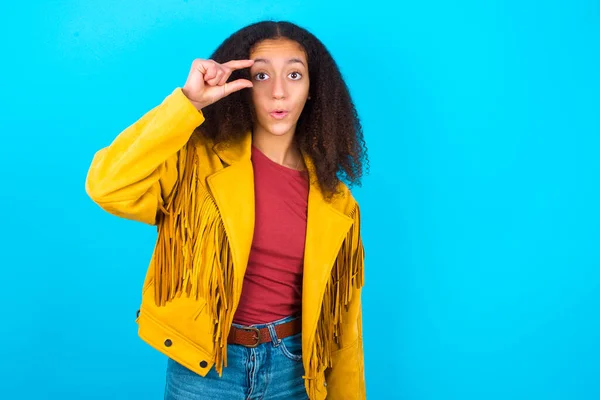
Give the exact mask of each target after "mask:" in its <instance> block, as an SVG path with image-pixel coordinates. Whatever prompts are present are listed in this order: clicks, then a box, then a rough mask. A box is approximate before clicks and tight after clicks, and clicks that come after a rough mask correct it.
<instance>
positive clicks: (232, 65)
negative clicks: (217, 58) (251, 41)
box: [223, 60, 254, 69]
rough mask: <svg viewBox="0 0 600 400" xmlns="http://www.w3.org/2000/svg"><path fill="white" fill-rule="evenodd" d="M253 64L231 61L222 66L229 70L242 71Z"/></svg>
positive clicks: (251, 61)
mask: <svg viewBox="0 0 600 400" xmlns="http://www.w3.org/2000/svg"><path fill="white" fill-rule="evenodd" d="M253 64H254V60H231V61H228V62H226V63H224V64H223V65H224V66H225V67H228V68H231V69H242V68H248V67H251V66H252V65H253Z"/></svg>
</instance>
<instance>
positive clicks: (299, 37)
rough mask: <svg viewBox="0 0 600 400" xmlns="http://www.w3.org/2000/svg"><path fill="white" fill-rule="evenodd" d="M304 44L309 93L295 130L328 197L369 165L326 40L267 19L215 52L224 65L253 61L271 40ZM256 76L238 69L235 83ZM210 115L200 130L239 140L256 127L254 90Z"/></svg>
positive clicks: (219, 139)
mask: <svg viewBox="0 0 600 400" xmlns="http://www.w3.org/2000/svg"><path fill="white" fill-rule="evenodd" d="M280 38H284V39H289V40H293V41H295V42H297V43H299V44H300V45H301V46H302V47H303V49H304V51H305V53H306V57H307V60H308V73H309V76H310V89H309V94H310V96H311V100H309V101H307V102H306V104H305V106H304V109H303V110H302V113H301V115H300V117H299V120H298V124H297V126H296V132H295V134H294V141H295V144H296V145H297V146H298V148H299V149H300V150H301V151H303V152H304V153H306V154H307V155H308V156H309V157H310V158H311V160H312V161H313V163H314V165H315V170H316V171H315V172H316V173H315V175H316V178H317V180H318V185H319V187H320V189H321V191H322V192H323V195H324V197H325V198H326V199H328V200H330V199H331V198H332V197H333V196H334V195H335V194H337V193H338V189H339V186H338V185H339V184H340V182H342V181H344V182H345V183H347V184H349V185H351V186H352V185H359V186H360V184H361V183H360V178H361V177H362V174H363V162H366V163H367V165H368V159H367V154H366V152H367V148H366V145H365V141H364V137H363V132H362V127H361V124H360V121H359V118H358V115H357V112H356V108H355V106H354V103H353V102H352V99H351V97H350V92H349V90H348V87H347V86H346V83H345V82H344V79H343V78H342V74H341V72H340V70H339V68H338V66H337V64H336V63H335V61H334V59H333V57H332V56H331V54H330V53H329V51H328V50H327V49H326V48H325V46H324V45H323V43H321V41H320V40H319V39H317V38H316V37H315V36H314V35H313V34H311V33H310V32H308V31H307V30H305V29H303V28H301V27H299V26H297V25H295V24H293V23H290V22H286V21H281V22H275V21H263V22H258V23H255V24H252V25H249V26H246V27H244V28H242V29H240V30H239V31H237V32H235V33H233V34H232V35H231V36H230V37H228V38H227V39H226V40H225V41H224V42H223V43H222V44H221V45H220V46H219V47H218V48H217V49H216V50H215V51H214V53H213V54H212V55H211V57H210V58H211V59H212V60H214V61H216V62H218V63H225V62H228V61H231V60H242V59H248V58H249V57H250V53H251V51H252V49H253V48H254V46H255V45H257V44H258V43H259V42H261V41H263V40H266V39H280ZM240 78H244V79H250V72H249V70H248V69H247V68H246V69H243V70H236V71H234V72H233V73H232V74H231V76H230V78H229V80H228V81H229V82H231V81H234V80H236V79H240ZM203 113H204V115H205V117H206V119H205V122H204V124H202V125H201V126H200V127H199V128H198V133H200V134H202V135H205V136H206V137H209V138H210V139H211V140H213V142H214V143H222V142H228V141H231V140H236V139H238V138H240V137H242V136H243V135H245V134H246V132H248V131H249V130H251V129H252V126H253V121H254V117H253V115H254V110H253V105H252V100H251V96H250V91H249V90H248V89H243V90H241V91H237V92H234V93H232V94H230V95H229V96H227V97H225V98H223V99H221V100H219V101H218V102H216V103H213V104H211V105H209V106H207V107H206V108H204V109H203Z"/></svg>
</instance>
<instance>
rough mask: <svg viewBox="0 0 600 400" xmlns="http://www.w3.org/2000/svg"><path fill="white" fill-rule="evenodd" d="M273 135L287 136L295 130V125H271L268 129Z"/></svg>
mask: <svg viewBox="0 0 600 400" xmlns="http://www.w3.org/2000/svg"><path fill="white" fill-rule="evenodd" d="M266 131H267V132H269V133H270V134H271V135H273V136H285V135H287V134H289V133H290V132H293V131H294V126H293V125H289V124H281V125H275V126H273V125H271V126H269V127H268V128H267V129H266Z"/></svg>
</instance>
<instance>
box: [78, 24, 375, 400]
mask: <svg viewBox="0 0 600 400" xmlns="http://www.w3.org/2000/svg"><path fill="white" fill-rule="evenodd" d="M365 159H366V149H365V145H364V140H363V135H362V129H361V126H360V123H359V120H358V117H357V114H356V110H355V107H354V105H353V103H352V100H351V98H350V95H349V92H348V89H347V87H346V85H345V83H344V81H343V79H342V76H341V74H340V71H339V70H338V67H337V66H336V63H335V62H334V60H333V59H332V57H331V55H330V54H329V52H328V51H327V50H326V48H325V47H324V46H323V44H322V43H321V42H320V41H319V40H318V39H317V38H315V36H313V35H312V34H310V33H309V32H307V31H306V30H304V29H302V28H300V27H298V26H296V25H294V24H291V23H287V22H270V21H269V22H260V23H257V24H253V25H250V26H248V27H245V28H243V29H241V30H240V31H238V32H236V33H234V34H233V35H232V36H230V37H229V38H228V39H227V40H225V42H223V43H222V44H221V45H220V46H219V48H218V49H217V50H216V51H215V53H214V54H213V55H212V57H211V59H207V60H204V59H197V60H194V62H193V63H192V67H191V70H190V72H189V75H188V78H187V81H186V83H185V85H184V86H183V88H177V89H175V90H174V91H173V92H172V93H171V94H170V95H169V96H167V97H166V99H165V100H164V101H163V102H162V103H161V104H160V105H158V106H157V107H155V108H154V109H152V110H150V111H149V112H148V113H147V114H145V115H144V116H143V117H142V118H141V119H139V120H138V121H137V122H135V123H134V124H133V125H131V126H129V127H128V128H127V129H125V130H124V131H123V132H122V133H121V134H119V135H118V136H117V138H116V139H115V140H114V141H113V143H112V144H111V145H110V146H108V147H106V148H104V149H101V150H100V151H98V153H97V154H96V155H95V156H94V159H93V161H92V164H91V167H90V169H89V173H88V176H87V180H86V190H87V193H88V194H89V196H90V197H91V198H92V199H93V200H94V201H95V202H96V203H98V204H99V205H100V206H101V207H102V208H103V209H105V210H106V211H108V212H110V213H112V214H115V215H117V216H120V217H123V218H128V219H132V220H137V221H141V222H145V223H148V224H152V225H156V226H157V229H158V238H157V243H156V247H155V249H154V252H153V256H152V260H151V264H150V267H149V269H148V273H147V275H146V279H145V282H144V286H143V290H142V302H141V307H140V310H138V314H137V319H136V321H137V322H138V325H139V335H140V337H141V338H142V339H143V340H144V341H146V342H147V343H148V344H149V345H151V346H152V347H154V348H156V349H157V350H159V351H160V352H162V353H164V354H165V355H167V356H168V367H167V380H166V388H165V399H173V400H175V399H254V398H256V399H259V398H260V399H280V398H281V399H284V398H285V399H288V400H291V399H306V398H309V399H314V400H318V399H325V398H327V399H340V400H342V399H343V400H349V399H364V398H365V397H366V395H365V382H364V369H363V365H364V363H363V346H362V324H361V321H362V317H361V304H360V294H361V288H362V285H363V277H364V270H363V265H364V250H363V245H362V240H361V236H360V214H359V208H358V204H357V202H356V201H355V199H354V198H353V197H352V195H351V193H350V191H349V189H348V187H347V186H346V185H345V184H344V183H343V182H342V181H341V179H345V180H346V181H347V182H349V183H358V182H359V179H360V177H361V175H362V170H363V162H364V160H365Z"/></svg>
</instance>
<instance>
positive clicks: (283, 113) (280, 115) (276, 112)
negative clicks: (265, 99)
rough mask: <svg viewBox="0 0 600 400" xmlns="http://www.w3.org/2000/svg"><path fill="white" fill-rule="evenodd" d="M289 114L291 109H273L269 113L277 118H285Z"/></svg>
mask: <svg viewBox="0 0 600 400" xmlns="http://www.w3.org/2000/svg"><path fill="white" fill-rule="evenodd" d="M288 114H289V111H285V110H273V111H271V112H270V113H269V115H270V116H271V117H273V118H275V119H283V118H285V117H286V116H287V115H288Z"/></svg>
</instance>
